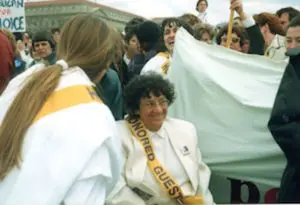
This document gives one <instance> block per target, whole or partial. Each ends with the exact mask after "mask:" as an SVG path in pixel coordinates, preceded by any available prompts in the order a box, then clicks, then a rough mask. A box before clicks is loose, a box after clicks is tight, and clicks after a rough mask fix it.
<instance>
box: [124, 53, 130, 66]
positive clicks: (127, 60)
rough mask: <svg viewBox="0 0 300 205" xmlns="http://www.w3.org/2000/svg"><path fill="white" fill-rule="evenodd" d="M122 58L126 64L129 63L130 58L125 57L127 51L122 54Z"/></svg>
mask: <svg viewBox="0 0 300 205" xmlns="http://www.w3.org/2000/svg"><path fill="white" fill-rule="evenodd" d="M123 60H124V62H125V63H126V65H129V62H130V59H129V58H128V57H127V53H125V54H124V56H123Z"/></svg>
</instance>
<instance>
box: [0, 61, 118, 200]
mask: <svg viewBox="0 0 300 205" xmlns="http://www.w3.org/2000/svg"><path fill="white" fill-rule="evenodd" d="M42 68H43V65H36V66H34V67H32V68H30V69H28V70H27V71H25V72H24V73H22V74H21V75H19V76H18V77H16V78H15V79H13V80H12V81H11V82H10V84H9V85H8V87H7V89H6V90H5V92H4V93H3V95H2V96H1V97H0V107H1V109H0V124H1V121H2V120H3V118H4V115H5V113H6V111H7V109H8V107H9V105H10V104H11V103H12V101H13V99H14V98H15V96H16V94H17V93H18V92H19V91H20V89H21V88H22V85H23V84H22V83H23V82H24V80H25V79H27V78H28V77H29V76H30V75H31V73H33V72H35V71H37V70H39V69H42ZM74 85H88V86H90V85H92V83H91V81H90V80H89V79H88V77H87V76H86V74H85V73H84V72H83V71H82V70H81V69H80V68H72V69H70V70H68V71H65V72H64V73H63V75H62V77H61V79H60V82H59V85H58V87H57V89H56V91H57V90H60V89H63V88H66V87H69V86H74ZM28 103H30V102H28ZM120 152H121V144H120V139H119V138H118V136H117V132H116V125H115V122H114V119H113V117H112V114H111V113H110V111H109V109H108V108H107V107H106V106H105V105H104V104H100V103H96V102H93V103H88V104H81V105H77V106H73V107H70V108H66V109H63V110H60V111H57V112H55V113H51V114H49V115H46V116H45V117H43V118H41V119H40V120H39V121H37V122H36V123H34V124H33V125H32V126H30V127H29V129H28V131H27V133H26V135H25V140H24V144H23V147H22V158H23V161H22V163H21V168H20V169H18V168H14V169H13V170H12V171H11V172H10V173H9V174H8V176H7V177H6V178H5V179H4V180H3V181H1V182H0V204H1V205H17V204H22V205H41V204H43V205H56V204H57V205H58V204H60V203H61V202H62V201H65V204H66V205H68V204H70V205H75V204H76V205H77V204H78V205H82V204H89V205H93V204H97V205H99V204H103V201H104V199H105V196H106V195H107V194H108V193H109V192H110V191H111V189H112V187H113V185H114V183H115V182H116V180H117V179H118V178H119V174H120V171H121V167H122V159H121V158H122V157H121V153H120Z"/></svg>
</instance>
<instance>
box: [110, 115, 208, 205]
mask: <svg viewBox="0 0 300 205" xmlns="http://www.w3.org/2000/svg"><path fill="white" fill-rule="evenodd" d="M117 126H118V130H119V132H120V133H122V143H123V153H124V160H125V165H124V169H123V175H122V178H120V180H119V182H118V183H117V185H116V186H115V188H114V190H113V191H112V192H111V194H110V195H109V196H108V198H107V202H106V204H107V205H133V204H138V205H145V204H147V205H154V204H155V205H173V204H174V202H173V201H171V200H170V198H169V196H168V195H166V194H165V192H164V191H163V190H162V189H161V188H160V187H159V186H158V185H157V182H156V181H155V179H154V178H153V180H154V181H153V183H152V182H151V183H149V182H147V180H145V179H146V177H149V173H147V171H149V170H148V166H147V159H146V156H145V153H144V150H143V147H142V146H141V144H140V142H139V141H138V140H137V139H136V138H135V137H134V136H133V135H132V134H131V132H130V131H129V129H128V127H127V124H126V122H125V121H120V122H118V124H117ZM163 128H164V129H165V130H166V133H167V135H168V138H169V142H170V144H171V146H172V148H173V150H174V151H175V156H172V157H173V159H178V160H179V162H180V163H181V165H182V167H183V168H184V171H185V173H186V174H187V176H188V179H189V180H190V182H191V183H190V187H191V188H190V189H191V190H189V191H191V192H192V194H193V195H195V194H196V195H199V194H202V195H203V197H204V201H205V204H209V205H211V204H213V198H212V195H211V193H210V191H209V189H208V186H209V180H210V174H211V173H210V170H209V168H208V167H207V166H206V165H205V164H204V162H203V161H202V157H201V153H200V150H199V147H198V142H197V134H196V129H195V127H194V125H193V124H191V123H189V122H186V121H183V120H179V119H174V118H167V119H166V120H165V122H164V123H163ZM154 147H155V144H154ZM157 157H158V156H157ZM158 159H159V157H158ZM168 160H172V159H171V158H169V157H168ZM165 168H166V170H167V171H168V173H170V174H171V175H172V170H168V167H165ZM174 169H178V167H174ZM174 169H173V171H174ZM146 174H148V175H147V176H146ZM181 188H182V190H183V192H185V190H188V186H186V188H187V189H184V188H183V187H181ZM184 194H186V193H184ZM192 194H191V195H192Z"/></svg>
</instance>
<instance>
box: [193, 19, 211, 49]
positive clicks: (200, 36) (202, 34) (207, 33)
mask: <svg viewBox="0 0 300 205" xmlns="http://www.w3.org/2000/svg"><path fill="white" fill-rule="evenodd" d="M194 37H195V39H197V40H199V41H204V42H206V43H208V44H211V43H212V40H213V37H214V31H213V27H212V26H211V25H209V24H201V23H199V24H196V25H195V26H194Z"/></svg>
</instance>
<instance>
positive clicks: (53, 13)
mask: <svg viewBox="0 0 300 205" xmlns="http://www.w3.org/2000/svg"><path fill="white" fill-rule="evenodd" d="M91 12H93V13H94V14H96V15H97V16H98V17H99V18H101V19H103V20H104V21H106V22H107V23H108V24H109V25H110V26H112V27H113V28H115V29H116V30H118V31H120V32H122V31H123V30H124V26H125V24H126V23H127V22H128V21H130V20H131V19H132V18H134V17H140V16H137V15H135V14H131V13H128V12H124V11H121V10H117V9H114V8H111V7H107V6H104V5H101V4H98V3H95V2H91V1H89V0H50V1H34V2H30V1H29V2H26V3H25V14H26V26H27V31H28V32H35V31H36V30H40V29H47V30H51V29H52V28H60V27H62V26H63V24H64V23H65V22H66V21H67V20H68V19H69V18H70V17H71V16H73V15H76V14H80V13H91ZM91 32H92V31H91Z"/></svg>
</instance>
